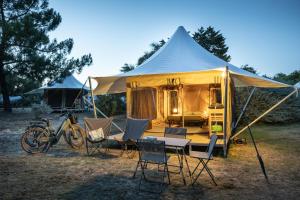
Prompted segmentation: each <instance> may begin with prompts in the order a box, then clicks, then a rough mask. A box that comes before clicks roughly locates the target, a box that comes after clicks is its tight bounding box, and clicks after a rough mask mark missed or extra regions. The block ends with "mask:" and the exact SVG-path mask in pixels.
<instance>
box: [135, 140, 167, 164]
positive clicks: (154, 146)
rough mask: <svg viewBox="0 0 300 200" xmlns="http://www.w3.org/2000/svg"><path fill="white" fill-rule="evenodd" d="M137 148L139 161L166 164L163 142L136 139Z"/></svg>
mask: <svg viewBox="0 0 300 200" xmlns="http://www.w3.org/2000/svg"><path fill="white" fill-rule="evenodd" d="M137 146H138V150H139V158H140V159H141V160H146V161H152V162H157V163H163V162H166V151H165V141H160V140H152V139H151V140H150V139H138V140H137Z"/></svg>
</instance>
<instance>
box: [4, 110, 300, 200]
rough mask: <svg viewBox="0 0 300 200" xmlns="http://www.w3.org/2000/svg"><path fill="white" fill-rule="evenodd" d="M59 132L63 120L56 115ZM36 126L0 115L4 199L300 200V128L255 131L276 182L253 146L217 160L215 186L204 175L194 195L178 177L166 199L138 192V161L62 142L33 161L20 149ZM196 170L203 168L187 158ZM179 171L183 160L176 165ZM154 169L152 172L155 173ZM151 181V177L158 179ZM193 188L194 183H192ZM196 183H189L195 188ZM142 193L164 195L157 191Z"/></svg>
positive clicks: (14, 116)
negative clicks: (91, 152) (26, 133)
mask: <svg viewBox="0 0 300 200" xmlns="http://www.w3.org/2000/svg"><path fill="white" fill-rule="evenodd" d="M50 117H51V118H53V120H54V124H55V125H56V126H57V125H58V124H59V121H60V120H59V119H58V115H51V116H50ZM31 119H32V115H31V114H28V113H27V114H26V113H12V114H4V113H0V180H1V181H0V199H299V196H300V159H299V156H300V145H299V143H300V123H298V124H290V125H257V126H255V127H254V128H253V132H254V135H255V137H256V140H257V145H258V148H259V150H260V152H261V155H262V157H263V159H264V161H265V166H266V169H267V172H268V175H269V182H270V183H267V182H266V180H265V179H264V176H263V175H262V173H261V170H260V167H259V164H258V161H257V159H256V154H255V151H254V148H253V145H252V143H251V141H250V140H249V138H248V137H247V135H244V136H243V137H246V138H247V142H248V143H247V144H243V145H231V146H230V150H229V156H228V158H226V159H225V158H223V157H221V156H217V157H215V158H214V160H213V161H211V162H210V163H209V167H210V168H211V169H212V172H213V174H214V175H215V176H216V180H217V183H218V186H214V185H213V184H212V182H211V180H210V178H209V176H208V174H207V173H203V174H202V175H201V176H200V178H199V180H198V184H197V185H196V186H194V187H192V186H190V185H189V184H188V185H187V186H184V185H183V183H182V179H181V177H180V175H178V174H173V173H172V174H171V185H168V186H167V187H164V188H163V192H162V193H161V194H152V193H148V192H138V189H137V187H138V183H139V175H140V173H139V174H138V177H137V178H135V179H133V178H132V175H133V172H134V169H135V165H136V162H137V156H136V157H135V158H133V159H128V158H126V157H125V156H124V157H119V153H120V150H119V149H112V150H110V152H109V156H107V157H106V158H104V157H103V156H102V155H97V156H93V157H88V156H86V154H85V151H84V149H83V150H79V151H78V150H77V151H76V150H73V149H71V148H70V147H68V146H67V145H66V144H65V143H64V141H63V138H61V142H60V143H59V144H58V145H56V146H54V147H53V148H51V149H50V150H49V152H48V153H47V154H39V155H28V154H26V153H25V152H23V151H22V149H21V147H20V137H21V134H22V132H23V131H24V129H25V127H26V125H28V123H29V121H30V120H31ZM188 162H189V163H190V165H191V168H193V167H195V164H196V161H195V160H193V159H191V158H188ZM171 163H174V164H176V157H175V156H172V157H171ZM154 169H156V168H155V167H154V168H152V167H149V170H148V171H150V172H151V170H152V171H153V172H154ZM151 173H152V172H151ZM187 180H188V181H189V179H188V178H187ZM188 183H189V182H188ZM143 187H144V188H146V189H149V190H154V191H158V189H159V188H158V187H157V185H152V184H149V183H143Z"/></svg>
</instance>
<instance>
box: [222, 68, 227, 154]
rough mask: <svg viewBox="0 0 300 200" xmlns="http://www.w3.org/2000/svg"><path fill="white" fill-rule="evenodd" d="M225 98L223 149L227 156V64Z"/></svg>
mask: <svg viewBox="0 0 300 200" xmlns="http://www.w3.org/2000/svg"><path fill="white" fill-rule="evenodd" d="M225 73H226V74H225V82H224V84H225V94H224V95H225V98H224V122H223V127H224V137H223V140H224V146H223V151H224V156H225V157H226V156H227V110H228V106H227V104H228V66H226V71H225Z"/></svg>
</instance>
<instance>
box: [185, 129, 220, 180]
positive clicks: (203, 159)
mask: <svg viewBox="0 0 300 200" xmlns="http://www.w3.org/2000/svg"><path fill="white" fill-rule="evenodd" d="M217 139H218V136H217V135H216V134H213V135H212V136H211V137H210V142H209V145H208V148H207V151H206V152H200V151H190V157H192V158H197V159H198V160H199V162H198V164H197V166H196V167H195V169H194V171H193V172H192V177H191V178H192V179H193V183H192V185H194V184H195V182H196V181H197V179H198V178H199V176H200V174H201V173H202V171H203V170H204V169H205V170H206V171H207V173H208V174H209V176H210V177H211V179H212V181H213V182H214V184H215V185H217V183H216V181H215V177H214V175H213V174H212V172H211V171H210V169H209V168H208V166H207V164H208V162H209V161H210V160H212V153H213V150H214V147H215V144H216V142H217ZM200 164H202V166H203V167H202V169H201V170H200V171H199V173H198V174H197V175H196V177H195V178H194V177H193V176H194V174H195V173H196V170H197V169H198V167H199V166H200Z"/></svg>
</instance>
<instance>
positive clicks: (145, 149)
mask: <svg viewBox="0 0 300 200" xmlns="http://www.w3.org/2000/svg"><path fill="white" fill-rule="evenodd" d="M137 147H138V151H139V160H138V162H137V165H136V169H135V172H134V174H133V177H135V175H136V172H137V170H138V168H139V167H140V168H141V171H142V173H141V177H140V181H139V191H141V184H142V180H145V181H150V180H148V179H147V178H146V174H145V169H147V164H157V166H158V167H159V166H160V165H163V166H164V169H163V174H162V176H161V180H160V181H151V182H154V183H160V186H159V188H160V189H161V190H160V192H162V186H163V184H165V177H166V176H167V177H168V184H170V176H169V170H168V165H167V162H168V158H169V157H167V155H166V151H165V142H164V141H159V140H152V139H151V140H150V139H139V140H137ZM157 172H158V174H159V173H160V171H159V170H157ZM144 191H146V190H144ZM147 192H152V191H147Z"/></svg>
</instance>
